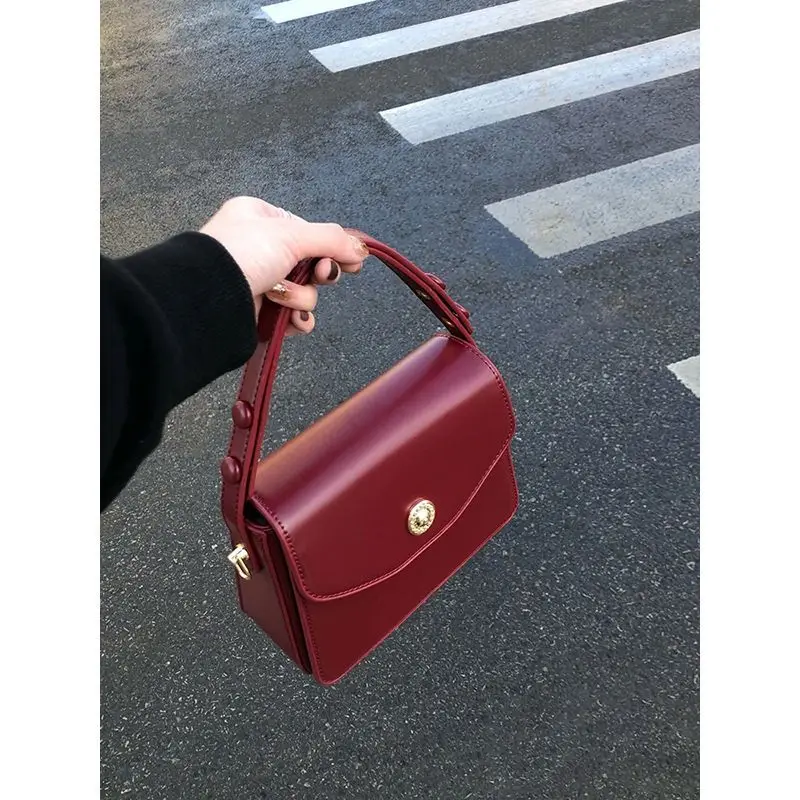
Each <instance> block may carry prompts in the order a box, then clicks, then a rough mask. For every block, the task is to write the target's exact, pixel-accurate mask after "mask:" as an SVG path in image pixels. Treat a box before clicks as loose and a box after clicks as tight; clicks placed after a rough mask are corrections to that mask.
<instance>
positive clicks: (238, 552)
mask: <svg viewBox="0 0 800 800" xmlns="http://www.w3.org/2000/svg"><path fill="white" fill-rule="evenodd" d="M249 558H250V554H249V553H248V552H247V550H245V548H244V545H243V544H237V545H236V548H235V549H234V550H231V552H230V553H228V561H230V562H231V564H233V566H234V567H236V571H237V572H238V573H239V577H241V578H243V579H244V580H246V581H249V580H250V570H249V569H248V567H247V564H246V563H245V562H246V561H247V559H249Z"/></svg>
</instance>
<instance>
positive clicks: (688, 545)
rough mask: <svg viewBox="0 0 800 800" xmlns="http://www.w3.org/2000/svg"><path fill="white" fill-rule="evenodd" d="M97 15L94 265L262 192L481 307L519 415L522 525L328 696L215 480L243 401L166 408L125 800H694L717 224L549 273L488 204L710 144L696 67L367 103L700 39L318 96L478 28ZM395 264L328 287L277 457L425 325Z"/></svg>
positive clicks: (208, 5)
mask: <svg viewBox="0 0 800 800" xmlns="http://www.w3.org/2000/svg"><path fill="white" fill-rule="evenodd" d="M491 5H498V3H492V2H488V1H487V0H448V2H444V1H443V0H437V1H434V0H407V1H406V2H397V1H396V0H376V2H374V3H367V4H364V5H361V6H357V7H354V8H351V9H346V10H341V11H337V12H335V13H331V14H324V15H319V16H316V17H309V18H307V19H303V20H297V21H295V22H291V23H285V24H283V25H274V24H272V23H269V22H267V21H266V20H264V19H258V18H257V12H258V4H256V3H249V2H240V1H239V0H236V1H234V2H230V1H229V2H221V1H220V0H217V2H210V1H209V0H197V1H195V2H188V0H140V1H139V2H137V3H123V2H120V1H119V0H102V3H101V14H102V16H101V20H102V62H101V89H102V102H101V133H102V142H101V145H102V154H101V159H102V161H101V167H102V182H101V188H102V198H101V209H102V221H101V222H102V225H101V245H102V248H103V250H104V251H105V252H107V253H108V254H110V255H121V254H124V253H126V252H129V251H131V250H132V249H134V248H138V247H142V246H146V245H147V244H149V243H152V242H154V241H156V240H159V239H160V238H162V237H165V236H168V235H170V234H171V233H174V232H177V231H179V230H181V229H185V228H187V227H192V228H196V227H197V226H199V225H200V224H202V222H203V221H204V220H205V219H206V218H207V216H208V215H210V214H211V213H212V212H213V211H214V209H215V208H216V207H217V206H218V205H219V204H220V203H221V202H222V201H223V200H225V199H226V198H227V197H229V196H231V195H235V194H240V193H246V194H252V195H258V196H262V197H264V198H266V199H268V200H270V201H271V202H273V203H276V204H278V205H283V206H285V207H286V208H289V209H291V210H292V211H294V212H295V213H298V214H301V215H304V216H306V217H308V218H312V219H335V220H337V221H340V222H342V223H343V224H348V225H353V226H356V227H358V228H361V229H363V230H366V231H368V232H370V233H372V234H373V235H374V236H376V237H378V238H380V239H382V240H384V241H386V242H388V243H390V244H392V245H393V246H395V247H397V248H398V249H400V250H402V251H403V252H404V253H406V254H407V255H409V256H410V257H411V258H413V259H414V260H415V261H416V262H417V263H418V264H420V266H422V267H424V268H425V269H428V270H431V271H433V272H435V273H437V274H439V275H440V276H442V277H443V278H444V279H445V280H446V282H447V284H448V287H449V288H450V289H451V291H452V293H453V295H454V296H455V297H456V299H457V300H459V302H461V303H463V304H464V305H466V306H467V307H468V308H470V310H471V311H472V320H473V322H474V324H475V327H476V335H477V338H478V341H479V343H480V345H481V346H482V347H483V349H484V350H485V351H486V352H487V354H488V355H489V356H490V357H491V358H492V359H493V360H494V361H495V362H496V363H497V365H498V367H499V368H500V370H501V371H502V372H503V374H504V376H505V377H506V379H507V382H508V384H509V388H510V391H511V393H512V396H513V399H514V403H515V407H516V411H517V415H518V434H517V437H516V440H515V442H514V457H515V463H516V467H517V472H518V478H519V483H520V491H521V504H520V510H519V513H518V515H517V517H516V518H515V519H514V520H513V522H512V523H510V524H509V525H508V526H507V528H505V529H504V530H503V532H502V533H501V534H499V535H498V537H496V539H495V540H493V541H492V542H491V543H490V544H489V545H488V546H487V547H486V548H485V549H484V551H482V552H481V553H480V554H479V555H478V556H477V557H476V558H475V559H474V560H473V561H472V562H471V563H470V564H469V565H468V566H467V567H465V568H464V569H463V570H462V571H461V572H460V573H459V574H458V575H457V576H456V577H455V578H454V579H453V580H452V581H451V582H450V583H448V584H447V586H446V587H444V588H443V589H442V590H441V592H440V593H439V594H437V595H436V596H435V598H433V599H432V600H431V601H430V602H429V603H427V604H426V605H425V606H424V607H423V608H422V609H420V610H419V611H418V612H417V613H416V614H415V615H414V616H413V617H412V618H411V619H410V620H409V621H408V622H407V623H406V624H405V625H404V626H403V627H402V628H401V629H400V630H399V631H397V632H396V633H395V634H394V635H393V636H392V637H391V638H390V639H389V640H388V641H387V642H385V643H384V645H383V646H382V647H381V648H379V649H378V650H377V651H376V652H375V653H374V654H373V655H372V656H371V657H370V658H369V659H368V660H367V661H366V662H364V663H363V664H362V665H361V666H360V667H359V668H357V669H356V671H355V672H353V673H352V674H351V676H350V677H349V678H347V679H346V680H345V681H343V682H342V683H341V684H339V685H337V686H335V687H333V688H327V689H326V688H321V687H318V686H316V685H314V684H312V683H311V682H309V680H308V679H307V678H306V677H305V676H304V675H303V674H302V673H300V672H299V671H297V670H295V669H294V667H293V666H292V665H291V664H289V663H288V662H287V661H286V659H285V658H284V657H283V656H282V654H281V653H280V652H279V651H278V650H277V649H276V648H275V647H273V646H272V645H271V644H270V643H269V641H268V640H267V639H266V638H265V637H264V636H263V635H261V633H260V632H259V631H258V629H257V628H256V627H255V626H254V624H252V623H251V622H250V621H249V620H248V619H246V618H245V617H244V616H243V615H242V614H241V612H240V611H239V609H238V606H237V601H236V592H235V589H234V584H233V577H232V574H231V570H230V566H229V564H228V563H227V562H226V560H225V554H226V552H227V548H228V540H227V532H226V529H225V527H224V525H223V523H222V521H221V519H220V516H219V511H218V497H219V482H218V472H217V464H218V461H219V458H220V457H221V456H222V455H223V454H224V451H225V448H226V445H227V437H228V434H229V408H230V405H231V402H232V399H233V397H234V394H235V389H236V386H237V382H238V375H237V374H231V375H228V376H225V377H224V378H222V379H220V380H219V381H217V382H216V383H215V384H214V385H212V386H211V387H209V388H208V389H207V390H204V391H203V392H201V393H200V394H199V395H197V396H196V397H193V398H191V399H190V400H188V401H187V402H186V403H184V404H183V405H182V406H181V407H180V408H179V409H177V410H176V411H175V412H174V414H173V415H172V416H171V418H170V422H169V429H168V432H167V435H166V438H165V441H164V443H163V446H162V447H161V448H160V450H159V451H158V452H157V453H156V454H155V455H154V456H153V457H152V458H151V459H150V460H149V461H148V462H147V463H146V465H145V466H144V467H143V468H142V470H141V472H140V473H139V474H138V476H137V477H136V479H135V480H134V482H133V483H132V484H131V486H130V487H129V488H128V490H127V491H126V492H125V493H124V494H123V496H121V497H120V499H119V501H118V502H117V503H116V504H115V506H114V507H113V508H112V509H111V510H110V511H109V512H107V513H106V514H105V515H104V518H103V523H102V543H101V553H102V664H101V666H102V692H103V697H102V747H101V761H102V776H101V779H102V786H103V796H104V797H105V798H118V797H119V798H121V797H124V798H139V797H141V798H148V799H151V798H152V799H154V800H155V799H156V798H184V797H188V798H214V799H215V800H229V799H230V800H233V799H234V798H236V799H237V800H238V799H239V798H270V799H271V800H272V799H273V798H274V800H283V799H284V798H302V799H305V798H314V800H327V798H331V799H334V798H365V799H366V798H374V797H385V798H387V800H401V799H402V800H406V798H408V799H411V798H426V800H427V799H428V798H430V799H431V800H451V798H452V800H455V799H456V798H458V799H459V800H465V799H466V798H474V800H495V799H497V800H506V799H507V798H509V799H511V798H513V799H515V800H516V799H517V798H519V799H522V798H525V799H526V800H527V799H528V798H530V800H544V799H545V798H552V799H553V800H561V798H614V799H615V800H622V799H623V798H637V800H638V799H639V798H642V799H644V798H648V799H649V798H659V799H660V798H681V799H683V798H694V797H697V796H698V793H699V789H698V786H699V755H698V746H699V731H698V716H699V713H698V670H699V656H698V650H699V644H698V639H699V619H698V579H699V544H698V536H699V531H698V527H699V523H698V506H699V486H698V481H699V468H698V460H699V441H698V433H699V401H698V399H697V398H696V397H695V396H694V395H693V394H692V393H691V392H690V391H689V390H688V389H687V388H686V387H685V386H684V385H683V384H682V383H681V382H680V381H679V380H678V379H677V378H676V377H675V375H674V374H672V372H670V370H668V369H667V365H668V364H670V363H672V362H676V361H679V360H681V359H684V358H687V357H689V356H692V355H695V354H696V353H698V352H699V321H698V316H699V265H698V252H699V218H698V215H696V214H693V215H688V216H684V217H681V218H678V219H675V220H672V221H670V222H665V223H663V224H660V225H656V226H653V227H649V228H644V229H642V230H639V231H636V232H634V233H630V234H627V235H625V236H622V237H619V238H615V239H611V240H607V241H605V242H601V243H599V244H594V245H591V246H589V247H584V248H581V249H577V250H573V251H571V252H568V253H565V254H562V255H558V256H555V257H553V258H548V259H543V258H539V257H538V256H536V255H535V254H534V253H533V252H532V251H531V250H530V249H528V247H527V246H526V245H525V244H524V243H523V242H522V241H520V240H519V239H517V238H516V237H515V236H514V235H513V234H512V233H510V232H509V231H508V230H507V229H506V228H505V227H503V226H502V225H501V224H500V223H499V222H498V221H497V220H495V219H494V218H493V217H492V216H491V215H490V214H489V213H487V211H486V210H485V209H484V207H485V206H486V205H488V204H491V203H495V202H498V201H500V200H503V199H505V198H508V197H512V196H515V195H519V194H522V193H525V192H530V191H534V190H537V189H542V188H544V187H547V186H551V185H553V184H555V183H561V182H564V181H568V180H571V179H574V178H577V177H581V176H584V175H588V174H590V173H595V172H598V171H601V170H606V169H610V168H612V167H616V166H619V165H622V164H626V163H628V162H631V161H635V160H639V159H645V158H648V157H650V156H654V155H657V154H659V153H663V152H665V151H668V150H675V149H678V148H683V147H687V146H689V145H692V144H696V143H697V142H698V140H699V77H698V74H697V73H696V72H690V73H686V74H682V75H677V76H674V77H670V78H667V79H665V80H661V81H657V82H655V83H651V84H647V85H642V86H637V87H634V88H630V89H625V90H623V91H620V92H616V93H614V94H609V95H603V96H599V97H595V98H592V99H589V100H584V101H581V102H579V103H575V104H571V105H565V106H560V107H558V108H553V109H549V110H546V111H543V112H540V113H537V114H534V115H531V116H524V117H520V118H517V119H513V120H509V121H506V122H501V123H497V124H496V125H491V126H486V127H480V128H476V129H474V130H471V131H468V132H466V133H461V134H458V135H457V136H452V137H446V138H442V139H439V140H436V141H432V142H428V143H425V144H422V145H418V146H413V145H411V144H409V143H408V142H406V141H405V140H403V139H402V137H400V136H399V135H398V133H397V132H396V131H394V130H393V129H392V128H391V127H390V126H389V125H387V123H386V122H385V121H384V120H382V119H381V118H380V116H379V113H378V112H380V111H381V110H384V109H387V108H392V107H396V106H400V105H403V104H405V103H410V102H413V101H415V100H419V99H423V98H426V97H433V96H436V95H439V94H442V93H444V92H451V91H455V90H458V89H463V88H468V87H471V86H477V85H480V84H483V83H486V82H488V81H493V80H499V79H502V78H505V77H509V76H512V75H518V74H521V73H524V72H529V71H532V70H538V69H544V68H547V67H549V66H552V65H554V64H560V63H566V62H568V61H573V60H577V59H583V58H588V57H590V56H593V55H597V54H600V53H605V52H610V51H612V50H618V49H620V48H624V47H632V46H635V45H637V44H641V43H644V42H647V41H651V40H654V39H658V38H663V37H667V36H672V35H675V34H679V33H683V32H685V31H690V30H693V29H695V28H697V26H698V24H699V19H698V17H699V10H698V5H697V3H696V2H687V1H686V0H658V1H655V0H630V2H625V3H620V4H617V5H613V6H608V7H606V8H599V9H596V10H594V11H589V12H586V13H583V14H580V15H576V16H571V17H564V18H561V19H557V20H553V21H550V22H544V23H540V24H537V25H535V26H529V27H526V28H522V29H519V30H514V31H508V32H504V33H499V34H495V35H493V36H491V37H485V38H482V39H477V40H473V41H466V42H461V43H458V44H453V45H450V46H448V47H446V48H438V49H435V50H431V51H428V52H425V53H418V54H414V55H410V56H405V57H403V58H400V59H397V60H393V61H390V62H384V63H379V64H372V65H368V66H364V67H360V68H358V69H354V70H351V71H346V72H341V73H335V74H333V73H329V72H328V71H327V70H326V69H325V68H324V67H323V66H322V65H321V64H320V63H319V62H318V61H316V60H315V59H314V58H313V57H312V56H310V55H309V50H311V49H314V48H317V47H322V46H325V45H328V44H332V43H335V42H339V41H346V40H349V39H352V38H355V37H358V36H364V35H368V34H372V33H377V32H380V31H385V30H389V29H391V28H395V27H400V26H404V25H410V24H412V23H416V22H423V21H426V20H432V19H436V18H439V17H442V16H446V15H449V14H456V13H461V12H465V11H471V10H474V9H478V8H485V7H488V6H491ZM412 300H413V298H411V296H410V295H409V294H408V292H407V290H406V289H405V288H404V287H402V286H401V285H399V282H397V281H396V279H394V278H393V277H392V276H391V275H390V274H388V271H386V270H384V269H383V268H382V267H380V265H379V264H377V263H376V262H370V264H369V265H368V268H367V269H366V270H365V272H364V274H362V275H361V276H358V277H357V278H353V279H350V280H346V281H344V282H343V283H342V284H341V285H340V286H338V287H336V288H335V289H330V290H325V291H324V292H323V293H322V300H321V304H320V307H319V310H318V328H317V331H316V332H315V334H314V335H313V336H312V337H309V338H307V339H304V340H302V341H293V342H292V343H291V346H287V348H286V354H285V356H284V358H283V363H282V367H281V371H280V372H279V376H278V380H277V385H276V391H275V397H274V404H273V408H274V416H273V425H272V429H271V431H270V433H269V437H268V442H269V446H273V445H276V444H279V443H281V442H282V441H285V440H286V439H287V438H290V437H291V436H294V435H295V434H296V433H297V432H299V431H300V430H301V429H302V428H304V427H306V426H307V425H308V424H309V423H310V422H311V421H313V420H314V419H315V418H317V417H318V416H319V415H321V414H322V413H324V412H325V411H327V410H330V409H331V408H333V407H334V405H336V403H338V402H339V401H341V400H343V399H345V398H346V397H347V396H349V395H350V394H352V393H353V392H354V391H356V390H357V389H358V388H360V387H361V386H363V385H364V384H365V383H367V382H368V381H370V380H371V379H373V378H375V377H376V376H377V375H378V374H380V372H382V371H383V370H385V369H386V368H388V367H389V366H390V365H391V364H393V363H394V362H395V361H396V360H398V359H399V358H401V357H402V356H403V355H404V354H405V353H406V352H408V351H409V350H410V349H412V348H413V347H414V346H415V345H416V344H418V343H420V342H422V341H424V339H426V338H427V337H428V336H429V335H431V334H432V333H433V332H434V331H435V330H436V328H435V326H434V324H433V320H432V318H430V317H429V316H428V315H427V314H426V312H425V310H424V309H423V308H422V307H421V306H419V307H417V306H416V305H415V304H414V303H413V302H412Z"/></svg>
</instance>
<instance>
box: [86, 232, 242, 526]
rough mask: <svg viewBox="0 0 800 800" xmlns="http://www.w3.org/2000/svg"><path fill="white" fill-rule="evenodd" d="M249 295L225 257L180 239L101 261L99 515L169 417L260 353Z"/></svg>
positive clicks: (212, 245) (209, 245)
mask: <svg viewBox="0 0 800 800" xmlns="http://www.w3.org/2000/svg"><path fill="white" fill-rule="evenodd" d="M255 322H256V320H255V310H254V306H253V299H252V295H251V292H250V288H249V286H248V285H247V281H246V280H245V277H244V275H243V274H242V272H241V270H240V269H239V267H238V266H237V264H236V262H235V261H234V260H233V258H232V257H231V256H230V254H229V253H228V251H227V250H226V249H225V248H224V247H223V246H222V245H221V244H220V243H219V242H217V241H216V240H215V239H212V238H211V237H210V236H206V235H205V234H202V233H182V234H180V235H179V236H175V237H173V238H172V239H169V240H168V241H166V242H164V243H163V244H160V245H158V246H156V247H153V248H150V249H148V250H145V251H143V252H140V253H137V254H135V255H133V256H130V257H128V258H123V259H119V260H111V259H109V258H104V257H103V256H101V257H100V337H101V338H100V360H101V364H100V370H101V375H100V406H101V412H100V414H101V416H100V509H101V511H103V510H104V509H106V508H107V507H108V506H109V505H110V503H111V502H112V501H113V500H114V499H115V498H116V496H117V495H118V494H119V493H120V492H121V491H122V489H123V488H124V487H125V485H126V484H127V483H128V482H129V481H130V479H131V478H132V477H133V475H134V473H135V472H136V470H137V469H138V467H139V465H140V464H141V463H142V461H144V459H145V458H146V457H147V456H148V455H150V454H151V453H152V451H153V450H154V449H155V448H156V446H157V445H158V444H159V442H160V441H161V438H162V436H163V428H164V422H165V420H166V417H167V414H168V413H169V412H170V411H171V410H172V409H173V408H174V407H175V406H176V405H178V404H179V403H181V402H182V401H183V400H185V399H186V398H188V397H189V396H190V395H192V394H194V393H195V392H197V391H199V390H200V389H202V388H203V387H204V386H205V385H207V384H208V383H210V382H211V381H213V380H215V379H216V378H218V377H220V376H221V375H224V374H225V373H226V372H230V371H231V370H233V369H236V368H238V367H240V366H241V365H242V364H244V363H245V362H246V361H247V359H248V358H249V357H250V356H251V355H252V353H253V350H254V349H255V346H256V325H255Z"/></svg>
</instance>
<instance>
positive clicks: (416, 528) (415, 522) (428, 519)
mask: <svg viewBox="0 0 800 800" xmlns="http://www.w3.org/2000/svg"><path fill="white" fill-rule="evenodd" d="M435 517H436V509H435V508H434V505H433V503H431V501H430V500H420V501H419V503H417V504H416V505H415V506H414V507H413V508H412V509H411V511H410V512H409V514H408V530H409V533H412V534H413V535H414V536H419V535H420V534H423V533H425V531H427V530H428V529H429V528H430V527H431V525H433V520H434V518H435Z"/></svg>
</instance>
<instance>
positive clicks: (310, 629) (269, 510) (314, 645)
mask: <svg viewBox="0 0 800 800" xmlns="http://www.w3.org/2000/svg"><path fill="white" fill-rule="evenodd" d="M258 499H259V500H260V501H261V504H262V506H263V508H264V511H266V512H267V514H268V516H269V517H271V518H272V520H273V521H274V522H277V523H278V527H279V528H280V529H281V530H282V531H283V533H284V536H281V537H280V539H281V541H283V542H285V543H286V544H287V545H288V546H289V550H291V553H292V560H293V561H294V562H295V566H297V569H298V571H299V572H300V573H301V579H302V568H301V567H300V564H299V563H298V561H297V551H296V550H295V549H294V545H293V544H292V541H291V539H290V538H289V531H288V530H287V529H286V526H285V525H284V524H283V522H281V519H280V517H279V516H278V515H277V514H276V513H275V512H274V511H273V510H272V508H271V507H270V506H269V505H267V503H265V502H264V500H263V498H261V497H259V498H258ZM305 605H306V604H305V598H303V597H301V598H300V603H298V606H299V608H300V610H301V611H302V613H303V617H304V619H305V621H306V628H307V630H308V635H309V636H310V638H311V649H312V650H313V651H314V658H315V661H316V663H317V665H318V666H319V665H320V664H321V659H320V657H319V649H318V648H317V640H316V639H315V638H314V626H313V625H312V624H311V619H310V618H309V616H308V613H307V611H306V607H305ZM321 674H322V672H321V671H320V675H321Z"/></svg>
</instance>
